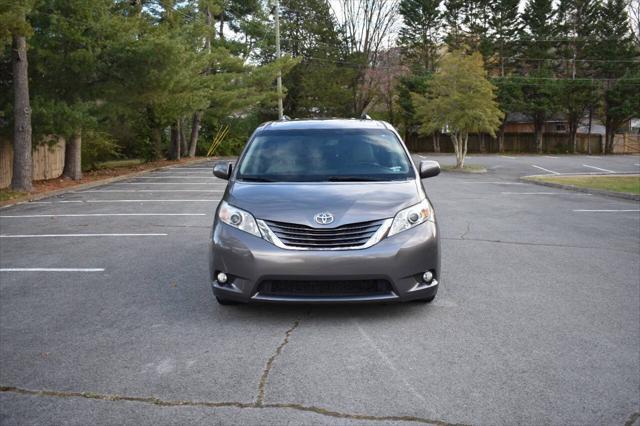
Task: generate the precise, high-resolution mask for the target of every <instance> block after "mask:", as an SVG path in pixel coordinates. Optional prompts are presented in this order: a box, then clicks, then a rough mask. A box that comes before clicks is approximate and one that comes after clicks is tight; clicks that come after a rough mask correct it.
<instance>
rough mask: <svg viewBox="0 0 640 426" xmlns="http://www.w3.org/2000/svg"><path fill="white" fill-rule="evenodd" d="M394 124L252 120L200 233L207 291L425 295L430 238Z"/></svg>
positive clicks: (327, 297)
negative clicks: (256, 123)
mask: <svg viewBox="0 0 640 426" xmlns="http://www.w3.org/2000/svg"><path fill="white" fill-rule="evenodd" d="M439 172H440V166H439V165H438V163H437V162H435V161H422V162H420V164H419V167H417V168H416V167H415V166H414V164H413V162H412V161H411V157H410V155H409V152H408V150H407V148H406V147H405V145H404V143H403V142H402V140H401V138H400V136H399V135H398V132H396V130H395V129H394V128H393V127H392V126H391V125H390V124H388V123H386V122H382V121H375V120H353V119H352V120H341V119H331V120H293V121H277V122H269V123H265V124H263V125H261V126H260V127H258V128H257V129H256V131H255V132H254V133H253V135H252V136H251V138H250V140H249V142H248V143H247V145H246V147H245V149H244V151H243V153H242V154H241V156H240V158H239V159H238V161H237V163H236V164H235V165H234V164H233V163H231V162H219V163H217V164H216V165H215V166H214V169H213V174H214V175H215V176H217V177H218V178H221V179H227V180H229V183H228V185H227V188H226V191H225V193H224V196H223V197H222V200H221V202H220V204H219V206H218V208H217V211H216V214H215V219H214V222H213V229H212V232H211V239H210V243H209V269H210V278H211V283H212V287H213V293H214V295H215V297H216V299H217V300H218V302H219V303H221V304H223V305H227V304H233V303H238V302H241V303H242V302H252V301H256V302H257V301H260V302H281V303H283V302H284V303H295V302H298V303H300V302H301V303H340V302H349V303H354V302H388V301H410V300H416V301H423V302H430V301H432V300H433V299H434V298H435V296H436V292H437V291H438V285H439V283H440V281H441V278H440V243H439V236H438V226H437V224H436V218H435V213H434V210H433V206H432V205H431V203H430V201H429V199H428V197H427V195H426V193H425V190H424V187H423V185H422V180H421V179H422V178H427V177H431V176H436V175H437V174H438V173H439Z"/></svg>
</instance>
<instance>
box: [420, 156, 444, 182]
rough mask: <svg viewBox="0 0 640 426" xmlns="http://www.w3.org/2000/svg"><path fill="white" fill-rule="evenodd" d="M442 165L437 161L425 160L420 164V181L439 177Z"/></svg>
mask: <svg viewBox="0 0 640 426" xmlns="http://www.w3.org/2000/svg"><path fill="white" fill-rule="evenodd" d="M439 174H440V164H439V163H438V162H437V161H430V160H425V161H421V162H420V179H424V178H430V177H433V176H438V175H439Z"/></svg>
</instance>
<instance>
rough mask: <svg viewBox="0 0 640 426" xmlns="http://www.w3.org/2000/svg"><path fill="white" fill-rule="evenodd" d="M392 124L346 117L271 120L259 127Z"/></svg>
mask: <svg viewBox="0 0 640 426" xmlns="http://www.w3.org/2000/svg"><path fill="white" fill-rule="evenodd" d="M391 128H392V127H391V125H390V124H388V123H386V122H384V121H379V120H364V119H362V120H360V119H344V118H327V119H311V120H309V119H305V120H281V121H269V122H266V123H263V124H261V125H260V127H258V129H257V130H260V131H270V130H303V129H304V130H306V129H391Z"/></svg>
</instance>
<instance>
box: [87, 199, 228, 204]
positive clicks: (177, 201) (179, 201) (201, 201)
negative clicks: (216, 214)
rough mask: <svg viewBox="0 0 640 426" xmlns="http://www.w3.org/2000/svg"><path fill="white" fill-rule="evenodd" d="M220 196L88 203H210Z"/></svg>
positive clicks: (93, 201) (90, 201)
mask: <svg viewBox="0 0 640 426" xmlns="http://www.w3.org/2000/svg"><path fill="white" fill-rule="evenodd" d="M212 201H220V199H219V198H209V199H204V198H200V199H197V200H86V201H85V202H87V203H210V202H212Z"/></svg>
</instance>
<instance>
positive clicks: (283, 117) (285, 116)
mask: <svg viewBox="0 0 640 426" xmlns="http://www.w3.org/2000/svg"><path fill="white" fill-rule="evenodd" d="M290 120H291V117H289V116H288V115H283V116H282V118H281V119H280V120H278V121H290Z"/></svg>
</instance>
